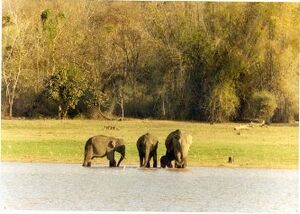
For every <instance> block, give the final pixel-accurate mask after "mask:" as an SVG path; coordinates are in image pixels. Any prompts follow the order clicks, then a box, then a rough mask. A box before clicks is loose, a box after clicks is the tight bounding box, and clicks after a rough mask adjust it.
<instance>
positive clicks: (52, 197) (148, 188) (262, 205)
mask: <svg viewBox="0 0 300 214" xmlns="http://www.w3.org/2000/svg"><path fill="white" fill-rule="evenodd" d="M0 191H1V208H2V209H5V210H11V209H15V210H19V209H21V210H86V211H198V212H255V213H257V212H280V213H282V212H284V213H295V212H297V211H298V171H297V170H288V169H244V168H209V167H189V168H187V169H161V168H157V169H142V168H139V167H136V166H126V167H125V168H124V167H119V168H109V167H106V166H102V165H94V166H93V167H91V168H85V167H82V166H81V165H80V164H44V163H39V164H37V163H9V162H2V163H1V190H0Z"/></svg>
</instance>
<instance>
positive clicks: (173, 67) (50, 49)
mask: <svg viewBox="0 0 300 214" xmlns="http://www.w3.org/2000/svg"><path fill="white" fill-rule="evenodd" d="M2 6H3V11H2V88H1V90H2V97H1V101H2V102H1V105H2V106H1V107H2V112H1V113H2V117H32V118H39V117H46V118H49V117H50V118H55V117H58V118H62V119H63V118H93V119H97V118H106V119H123V118H124V117H137V118H159V119H172V120H199V121H211V122H222V121H236V120H239V121H241V120H249V119H264V120H268V121H270V122H271V121H273V122H289V121H292V120H294V119H297V118H298V115H299V110H298V109H299V106H298V102H299V100H298V96H299V93H298V88H299V85H298V84H299V81H298V80H299V35H300V34H299V33H300V4H298V3H243V2H240V3H209V2H111V1H103V2H101V1H87V0H86V1H84V0H77V1H71V0H69V1H63V0H55V1H52V0H48V1H47V0H41V1H37V0H14V1H10V0H4V1H3V3H2Z"/></svg>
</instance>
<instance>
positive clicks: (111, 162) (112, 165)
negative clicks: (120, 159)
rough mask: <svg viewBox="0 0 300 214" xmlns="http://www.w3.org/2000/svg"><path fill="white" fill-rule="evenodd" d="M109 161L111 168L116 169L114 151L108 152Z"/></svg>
mask: <svg viewBox="0 0 300 214" xmlns="http://www.w3.org/2000/svg"><path fill="white" fill-rule="evenodd" d="M106 157H107V159H108V160H109V167H116V161H115V153H114V151H109V152H107V156H106Z"/></svg>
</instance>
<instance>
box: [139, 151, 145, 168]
mask: <svg viewBox="0 0 300 214" xmlns="http://www.w3.org/2000/svg"><path fill="white" fill-rule="evenodd" d="M139 156H140V167H142V166H143V159H144V156H143V154H142V153H139Z"/></svg>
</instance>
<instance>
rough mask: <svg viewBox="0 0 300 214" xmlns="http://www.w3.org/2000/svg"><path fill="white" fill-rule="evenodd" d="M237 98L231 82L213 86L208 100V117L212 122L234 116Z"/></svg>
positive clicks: (237, 102)
mask: <svg viewBox="0 0 300 214" xmlns="http://www.w3.org/2000/svg"><path fill="white" fill-rule="evenodd" d="M238 106H239V99H238V97H237V96H236V94H235V90H234V88H233V86H232V84H229V83H225V84H222V85H220V86H217V87H215V88H214V89H213V90H212V92H211V95H210V97H209V101H208V118H209V120H210V121H212V122H222V121H224V120H229V119H231V118H232V117H234V116H235V113H236V110H237V107H238Z"/></svg>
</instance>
